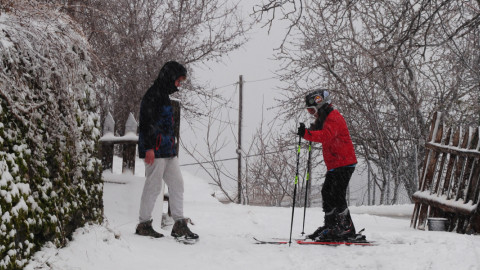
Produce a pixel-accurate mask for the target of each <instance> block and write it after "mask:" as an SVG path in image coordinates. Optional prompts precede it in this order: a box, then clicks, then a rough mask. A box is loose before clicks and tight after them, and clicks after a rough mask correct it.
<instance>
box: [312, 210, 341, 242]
mask: <svg viewBox="0 0 480 270" xmlns="http://www.w3.org/2000/svg"><path fill="white" fill-rule="evenodd" d="M334 226H335V209H333V210H332V211H330V212H328V213H325V216H324V225H323V226H321V227H318V228H317V229H316V230H315V231H314V232H313V233H312V234H309V235H307V239H311V240H315V238H317V237H318V236H320V234H321V233H322V232H323V231H324V230H325V229H327V228H333V227H334Z"/></svg>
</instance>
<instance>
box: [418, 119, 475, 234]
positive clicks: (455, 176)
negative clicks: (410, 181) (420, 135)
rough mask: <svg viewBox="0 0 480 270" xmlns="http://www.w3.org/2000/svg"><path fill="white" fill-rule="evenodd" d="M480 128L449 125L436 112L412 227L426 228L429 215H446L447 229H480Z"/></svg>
mask: <svg viewBox="0 0 480 270" xmlns="http://www.w3.org/2000/svg"><path fill="white" fill-rule="evenodd" d="M479 129H480V127H477V128H462V127H458V128H453V127H450V128H446V127H444V125H443V122H442V117H441V113H438V112H437V113H435V115H434V117H433V120H432V123H431V127H430V135H429V138H428V141H427V142H426V143H425V147H426V153H425V161H424V167H423V170H422V174H421V178H420V181H419V191H417V192H416V193H415V194H414V195H413V200H414V201H415V208H414V211H413V215H412V221H411V227H413V228H417V229H420V230H424V229H425V224H426V221H427V219H428V218H429V217H443V218H447V220H448V222H447V228H448V231H456V232H458V233H480V212H479V210H478V203H479V192H480V190H479V184H480V179H479V178H480V152H479V148H480V144H479Z"/></svg>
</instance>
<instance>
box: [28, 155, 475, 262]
mask: <svg viewBox="0 0 480 270" xmlns="http://www.w3.org/2000/svg"><path fill="white" fill-rule="evenodd" d="M136 171H137V173H136V176H131V175H130V176H125V175H122V176H119V175H108V176H107V177H108V178H109V179H112V178H117V180H119V181H124V182H126V184H114V183H106V184H105V188H104V202H105V215H106V218H107V219H108V224H106V225H105V226H98V225H90V226H86V227H85V228H82V229H79V230H77V232H76V233H75V235H74V240H73V241H71V242H70V243H69V244H68V246H67V247H66V248H63V249H55V248H53V247H50V248H49V247H46V248H44V249H43V250H42V251H40V252H37V253H36V254H35V257H34V261H33V262H32V263H30V264H29V265H28V266H27V267H26V269H102V270H108V269H112V270H113V269H195V270H204V269H205V270H206V269H208V270H210V269H222V270H224V269H249V270H253V269H277V270H278V269H310V270H311V269H337V270H338V269H436V270H437V269H459V270H460V269H462V270H463V269H472V270H474V269H480V237H479V236H467V235H458V234H456V233H447V232H429V231H416V230H412V229H411V228H410V227H409V224H410V221H409V219H408V215H409V213H411V211H412V206H411V205H406V206H405V205H404V206H393V207H353V208H352V213H353V215H352V216H353V219H354V221H355V222H356V227H357V229H358V228H364V227H365V228H366V235H367V238H368V239H370V240H374V241H376V242H377V243H379V245H378V246H373V247H361V246H356V247H346V246H343V247H325V246H297V245H292V246H291V247H288V245H287V246H275V245H255V244H253V241H252V237H253V236H257V237H282V238H285V237H288V235H289V230H290V215H291V209H289V208H273V207H254V206H240V205H234V204H228V205H225V204H221V203H219V202H218V201H217V200H216V199H215V198H213V197H211V196H210V194H211V193H213V190H211V187H210V186H209V185H208V184H207V182H206V181H205V180H203V179H200V178H198V177H196V176H195V175H191V174H189V173H185V172H184V178H185V215H186V216H188V217H190V218H192V220H193V221H194V222H195V223H196V225H195V226H191V228H192V231H194V232H196V233H198V234H199V235H200V239H201V240H200V242H199V243H197V244H196V245H192V246H188V245H183V244H179V243H176V242H175V241H174V240H173V239H171V238H162V239H151V238H148V237H141V236H136V235H135V234H134V233H133V232H134V230H135V225H136V223H137V215H138V214H137V212H138V205H139V200H140V195H141V190H142V187H143V181H144V178H143V177H141V175H143V174H144V168H143V164H142V163H141V162H138V166H137V168H136ZM295 213H296V216H295V224H294V234H295V237H298V236H299V233H300V232H301V230H302V216H303V209H301V208H298V209H296V211H295ZM374 214H375V215H374ZM156 215H157V216H158V215H159V213H158V212H157V213H156ZM379 215H382V216H379ZM386 216H392V217H386ZM322 217H323V213H322V211H321V209H320V208H312V209H308V210H307V222H306V228H305V231H306V232H311V231H313V230H314V229H315V228H316V227H317V226H319V225H320V223H321V221H322ZM405 217H406V218H405ZM154 218H155V217H154ZM155 221H156V223H154V226H155V228H156V229H158V230H160V228H159V224H158V222H159V221H160V218H156V220H155ZM160 231H161V232H162V233H164V234H167V235H169V231H162V230H160ZM117 238H118V239H117Z"/></svg>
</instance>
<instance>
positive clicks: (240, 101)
mask: <svg viewBox="0 0 480 270" xmlns="http://www.w3.org/2000/svg"><path fill="white" fill-rule="evenodd" d="M238 85H239V96H238V147H237V154H238V172H237V175H238V190H237V192H238V199H237V200H238V202H237V203H238V204H241V203H242V113H243V75H240V77H239V81H238Z"/></svg>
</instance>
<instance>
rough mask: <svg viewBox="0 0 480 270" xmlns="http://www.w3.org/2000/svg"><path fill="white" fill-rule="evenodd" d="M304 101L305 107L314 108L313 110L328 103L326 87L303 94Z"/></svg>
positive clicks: (328, 97)
mask: <svg viewBox="0 0 480 270" xmlns="http://www.w3.org/2000/svg"><path fill="white" fill-rule="evenodd" d="M305 103H306V107H307V108H312V109H313V108H315V112H316V111H318V110H319V109H320V108H321V107H323V106H324V105H325V104H330V103H332V101H331V100H330V93H329V92H328V90H327V89H316V90H315V91H313V92H311V93H310V94H308V95H306V96H305Z"/></svg>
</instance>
